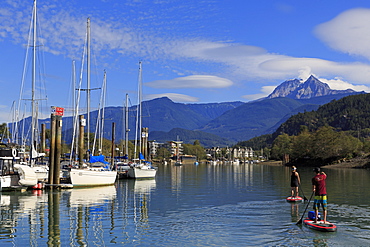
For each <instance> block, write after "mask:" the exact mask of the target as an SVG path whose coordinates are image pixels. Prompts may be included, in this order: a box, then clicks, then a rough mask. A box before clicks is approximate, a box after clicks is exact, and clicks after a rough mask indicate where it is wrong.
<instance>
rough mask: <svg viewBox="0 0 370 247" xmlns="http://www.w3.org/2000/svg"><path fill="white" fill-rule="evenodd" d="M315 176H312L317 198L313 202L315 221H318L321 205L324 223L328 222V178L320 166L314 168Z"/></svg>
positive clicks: (313, 189)
mask: <svg viewBox="0 0 370 247" xmlns="http://www.w3.org/2000/svg"><path fill="white" fill-rule="evenodd" d="M314 172H315V174H316V175H315V176H314V177H313V178H312V191H313V192H315V200H314V202H313V209H314V210H315V215H316V217H315V223H317V218H318V217H317V215H318V214H319V208H320V205H321V206H322V209H323V216H324V223H326V217H327V214H328V213H327V211H328V210H327V197H326V196H327V195H326V178H327V175H326V174H325V172H323V171H321V170H320V168H318V167H317V168H315V169H314Z"/></svg>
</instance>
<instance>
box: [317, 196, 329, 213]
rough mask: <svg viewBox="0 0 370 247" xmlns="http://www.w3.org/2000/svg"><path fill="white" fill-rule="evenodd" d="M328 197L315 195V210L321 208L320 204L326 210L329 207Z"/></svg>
mask: <svg viewBox="0 0 370 247" xmlns="http://www.w3.org/2000/svg"><path fill="white" fill-rule="evenodd" d="M327 204H328V202H327V199H326V195H321V196H315V200H314V201H313V209H314V210H319V208H320V205H321V206H322V209H324V210H326V208H327Z"/></svg>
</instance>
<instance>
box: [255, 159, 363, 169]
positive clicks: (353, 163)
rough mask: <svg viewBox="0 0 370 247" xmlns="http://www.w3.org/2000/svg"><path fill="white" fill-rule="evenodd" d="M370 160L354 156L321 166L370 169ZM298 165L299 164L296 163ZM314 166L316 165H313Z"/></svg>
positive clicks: (275, 162)
mask: <svg viewBox="0 0 370 247" xmlns="http://www.w3.org/2000/svg"><path fill="white" fill-rule="evenodd" d="M369 163H370V162H369V160H368V159H366V158H354V159H351V160H345V161H342V162H339V163H335V164H332V165H324V166H320V167H321V168H344V169H369V168H370V166H369ZM260 164H264V165H270V166H285V165H283V162H282V161H264V162H261V163H260ZM296 166H297V165H296ZM312 167H314V166H312Z"/></svg>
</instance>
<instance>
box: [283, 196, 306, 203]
mask: <svg viewBox="0 0 370 247" xmlns="http://www.w3.org/2000/svg"><path fill="white" fill-rule="evenodd" d="M286 200H287V201H288V202H301V201H303V198H302V197H300V196H289V197H287V199H286Z"/></svg>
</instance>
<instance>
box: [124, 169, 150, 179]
mask: <svg viewBox="0 0 370 247" xmlns="http://www.w3.org/2000/svg"><path fill="white" fill-rule="evenodd" d="M156 173H157V169H155V168H150V167H147V166H138V167H130V169H129V170H128V173H127V174H128V177H129V178H154V177H155V175H156Z"/></svg>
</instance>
